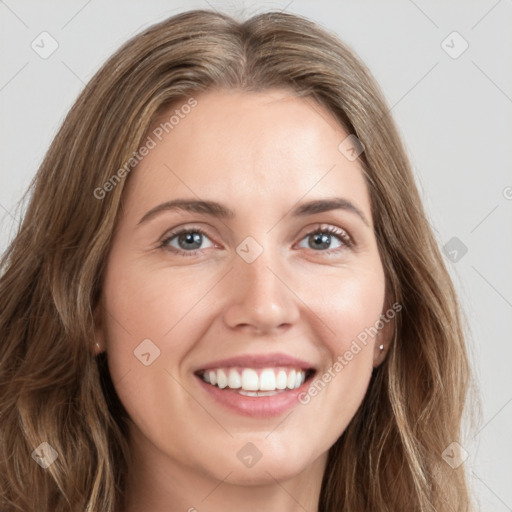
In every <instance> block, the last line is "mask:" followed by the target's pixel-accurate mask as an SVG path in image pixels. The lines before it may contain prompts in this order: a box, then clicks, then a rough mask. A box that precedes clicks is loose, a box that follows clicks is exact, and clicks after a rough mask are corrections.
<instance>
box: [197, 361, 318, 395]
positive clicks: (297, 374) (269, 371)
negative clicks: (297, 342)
mask: <svg viewBox="0 0 512 512" xmlns="http://www.w3.org/2000/svg"><path fill="white" fill-rule="evenodd" d="M312 372H313V371H312V370H303V369H301V368H289V367H282V368H263V369H257V368H240V367H236V368H212V369H209V370H203V371H200V372H198V376H200V377H201V378H202V379H203V380H204V382H206V383H208V384H211V385H212V386H217V387H218V388H220V389H225V388H228V389H231V390H238V392H239V393H240V394H241V395H245V396H272V395H275V394H277V393H280V392H283V391H285V390H292V389H296V388H298V387H300V386H301V385H302V384H303V383H304V382H305V381H306V378H308V377H309V376H310V375H309V374H310V373H312Z"/></svg>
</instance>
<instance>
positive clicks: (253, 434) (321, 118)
mask: <svg viewBox="0 0 512 512" xmlns="http://www.w3.org/2000/svg"><path fill="white" fill-rule="evenodd" d="M194 97H195V99H196V101H197V105H195V106H194V107H193V108H181V106H182V105H185V104H186V102H185V101H184V102H182V103H180V104H176V105H175V106H173V108H172V109H169V111H168V112H167V113H166V115H165V116H162V118H161V119H160V120H159V122H158V123H156V124H155V126H154V127H153V128H152V130H153V131H152V132H150V133H149V136H150V137H151V138H152V139H153V142H154V143H155V145H154V147H153V143H149V144H148V147H149V146H151V148H150V149H149V151H148V152H147V155H146V156H145V157H144V158H143V159H142V160H141V162H140V163H139V165H138V167H137V168H136V169H135V170H133V171H132V172H131V175H130V176H129V181H128V183H127V188H126V190H125V192H124V194H125V195H124V206H123V208H122V210H121V211H120V218H119V223H118V226H117V230H116V232H115V235H114V238H113V242H112V248H111V251H110V253H109V256H108V262H107V269H106V275H105V280H104V288H103V296H102V301H101V302H102V303H101V305H102V308H101V317H100V318H101V320H100V322H99V324H98V339H99V340H100V341H101V342H102V345H103V346H102V349H103V350H106V352H107V355H108V365H109V369H110V373H111V377H112V381H113V383H114V386H115V388H116V390H117V393H118V395H119V398H120V399H121V401H122V403H123V405H124V407H125V408H126V410H127V412H128V414H129V415H130V418H131V420H132V421H133V423H132V424H131V425H130V434H131V439H132V442H133V443H135V444H136V446H138V449H137V450H138V451H137V450H136V452H137V453H139V456H140V457H142V458H146V459H154V460H156V459H158V460H159V461H160V462H159V463H162V464H163V465H164V466H165V465H166V467H168V468H170V467H181V468H184V469H187V470H189V471H196V472H198V473H201V474H202V475H204V476H208V477H210V478H212V479H215V480H216V481H220V480H223V479H225V478H226V475H227V474H228V473H229V479H228V480H229V481H230V482H233V483H241V484H243V483H247V482H250V483H252V484H255V483H258V482H259V483H262V482H267V481H271V480H272V479H283V478H288V477H292V476H293V475H297V474H298V473H300V472H302V471H304V470H305V469H306V468H308V467H310V466H311V465H312V464H313V463H314V462H315V461H316V462H317V463H318V461H322V463H323V462H325V460H326V453H327V451H328V449H329V448H330V447H331V446H332V445H333V444H334V442H335V441H336V439H337V438H338V437H339V436H340V435H341V434H342V433H343V431H344V430H345V428H346V427H347V425H348V424H349V422H350V420H351V419H352V418H353V416H354V414H355V413H356V411H357V409H358V407H359V406H360V404H361V402H362V400H363V397H364V395H365V393H366V390H367V387H368V384H369V380H370V377H371V373H372V369H373V367H374V366H377V365H378V364H380V363H381V361H382V357H383V356H382V353H381V351H380V350H379V349H378V345H379V344H380V343H386V340H385V339H384V338H381V335H382V334H383V332H382V331H379V333H378V335H377V337H372V336H369V335H368V334H367V333H368V329H369V328H371V327H373V326H375V324H376V322H377V321H378V320H379V317H380V315H381V313H384V311H385V310H384V307H385V304H384V299H385V295H384V294H385V280H384V271H383V267H382V264H381V260H380V257H379V252H378V248H377V243H376V239H375V236H374V231H373V222H372V216H371V206H370V200H369V195H368V192H367V188H366V184H365V180H364V178H363V172H362V170H361V168H360V164H359V163H358V160H357V159H354V157H353V156H352V155H353V154H354V153H350V152H346V151H345V149H346V144H347V141H346V142H345V143H344V145H342V148H345V149H344V150H343V151H342V150H340V149H339V145H340V143H341V142H342V141H343V140H344V139H345V138H346V137H347V136H348V135H349V134H348V133H346V132H344V131H343V129H342V128H340V127H339V125H338V124H337V123H336V121H335V119H334V118H333V117H332V116H331V115H330V114H329V112H328V111H326V110H324V109H323V108H322V107H321V106H320V105H319V104H317V103H315V102H314V101H313V100H311V99H299V98H297V97H294V96H292V95H291V94H290V93H289V92H286V91H282V90H273V91H266V92H263V93H242V92H239V91H208V92H207V93H202V94H199V95H196V96H194ZM176 109H178V111H179V115H178V113H176V114H177V115H178V117H179V122H176V119H174V120H173V122H174V124H171V123H169V124H168V125H167V126H166V129H167V131H168V132H169V133H168V134H167V133H166V131H165V129H164V130H163V129H162V127H161V125H160V124H159V123H160V121H161V122H162V123H165V122H166V121H168V120H169V118H170V116H171V115H173V113H174V111H175V110H176ZM185 112H188V113H185ZM159 126H160V130H158V127H159ZM170 127H171V128H170ZM155 128H156V129H157V131H156V132H155ZM162 132H163V135H164V136H162ZM155 133H158V134H159V135H160V138H161V139H162V140H159V137H157V136H155ZM349 157H351V158H349ZM337 198H342V199H343V201H344V202H341V203H340V204H341V207H337V208H334V207H332V205H331V207H328V208H324V207H322V206H321V204H322V203H319V205H320V206H319V205H317V207H316V208H315V207H314V202H317V201H332V200H337ZM176 200H180V201H183V202H184V203H186V204H188V205H189V206H186V207H183V208H176V207H175V208H171V207H165V206H162V205H165V204H166V203H169V202H172V201H176ZM200 201H208V202H212V203H213V202H215V203H218V204H219V205H222V208H221V207H219V206H215V207H212V206H209V207H206V206H197V205H198V204H199V203H198V202H200ZM192 204H196V206H194V207H192V206H190V205H192ZM308 205H309V207H307V206H308ZM227 210H229V211H230V212H231V214H232V215H226V214H225V212H226V211H227ZM363 219H366V221H365V220H363ZM182 230H183V231H186V232H187V233H185V234H181V235H180V234H176V233H177V232H180V231H182ZM199 230H200V231H199ZM329 230H331V231H332V232H329ZM202 233H204V234H202ZM365 329H366V331H365ZM365 334H366V335H365ZM363 340H364V341H363ZM232 358H236V359H233V360H232V361H221V360H228V359H232ZM205 369H208V370H209V371H207V372H206V379H209V380H210V383H207V382H205V381H204V380H203V378H201V376H200V374H201V371H202V370H205ZM310 369H313V370H314V372H315V374H314V377H313V378H311V377H309V375H310V373H311V372H310V371H307V370H310ZM299 371H304V373H305V376H308V377H309V378H308V380H306V381H305V382H303V383H301V380H302V379H301V375H302V373H300V372H299ZM294 373H295V377H294ZM224 375H225V377H226V379H224ZM297 375H299V377H297ZM315 379H316V381H317V386H316V392H315V391H314V390H313V391H312V389H313V388H312V387H311V386H312V383H313V381H314V380H315ZM215 380H217V384H216V385H213V384H212V382H215ZM226 380H227V382H228V385H227V386H226V387H224V388H221V387H219V385H221V386H225V385H226ZM318 381H320V382H321V384H320V385H319V384H318ZM297 384H298V385H299V387H298V388H296V389H289V388H294V387H295V386H296V385H297ZM237 386H243V388H245V390H242V393H240V391H241V388H240V387H238V389H237ZM276 386H277V388H278V389H277V390H276V389H275V388H276ZM283 387H284V389H282V388H283ZM258 389H259V390H262V389H263V390H265V389H266V390H267V391H265V392H264V393H263V395H269V396H251V394H257V393H258V391H257V390H258ZM272 389H274V391H273V392H272V391H268V390H272ZM308 390H309V391H308ZM141 460H142V459H141Z"/></svg>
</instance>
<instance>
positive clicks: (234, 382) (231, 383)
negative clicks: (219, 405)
mask: <svg viewBox="0 0 512 512" xmlns="http://www.w3.org/2000/svg"><path fill="white" fill-rule="evenodd" d="M228 387H230V388H231V389H238V388H241V387H242V379H240V374H239V373H238V372H237V371H236V370H233V368H231V370H229V377H228Z"/></svg>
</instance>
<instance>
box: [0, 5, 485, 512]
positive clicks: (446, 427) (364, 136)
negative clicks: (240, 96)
mask: <svg viewBox="0 0 512 512" xmlns="http://www.w3.org/2000/svg"><path fill="white" fill-rule="evenodd" d="M212 87H224V88H229V89H234V88H237V89H242V90H245V91H261V90H265V89H268V88H273V87H278V88H287V89H289V90H290V91H292V92H293V93H294V94H297V95H299V96H301V97H304V98H310V99H311V100H315V101H316V102H318V103H319V104H321V105H322V106H324V107H326V108H327V109H329V111H331V112H332V113H333V114H334V115H335V117H336V118H337V119H338V120H339V123H340V125H341V126H342V127H343V128H344V129H345V130H346V131H347V132H348V133H350V134H354V135H356V136H357V138H358V139H359V140H360V141H361V142H362V143H363V145H364V148H365V149H364V152H363V153H362V154H361V155H360V157H359V158H360V162H361V165H362V166H363V169H364V173H365V177H366V180H367V184H368V190H369V193H370V199H371V205H372V215H373V219H374V225H375V235H376V238H377V242H378V247H379V251H380V255H381V258H382V262H383V265H384V269H385V273H386V283H387V292H388V296H389V298H390V299H391V300H392V301H396V302H398V303H400V304H401V305H402V310H401V313H400V314H399V315H397V316H396V318H395V329H394V332H393V340H392V344H391V348H390V352H389V354H388V357H387V358H386V360H385V362H384V363H383V364H381V365H380V366H379V367H378V368H376V369H375V370H374V373H373V375H372V379H371V381H370V385H369V388H368V391H367V394H366V396H365V398H364V400H363V403H362V404H361V407H360V408H359V409H358V411H357V413H356V415H355V416H354V418H353V419H352V421H351V422H350V424H349V426H348V427H347V429H346V430H345V431H344V432H343V434H342V435H341V436H340V438H339V439H338V440H337V442H336V443H335V444H334V446H332V448H331V449H330V452H329V460H328V465H327V468H326V472H325V475H324V479H323V484H322V489H321V495H320V502H319V510H320V511H322V512H325V511H327V512H334V511H339V510H344V511H346V512H362V511H363V510H364V511H380V512H383V511H389V512H397V511H405V510H407V511H408V512H412V511H418V512H419V511H421V512H427V511H430V512H433V511H436V512H448V511H450V512H453V511H469V510H471V509H472V508H473V506H472V503H471V496H470V492H469V489H468V484H467V480H466V478H467V477H466V473H465V469H464V464H462V465H460V466H459V467H457V468H455V469H454V468H452V467H451V466H450V465H449V464H448V463H447V462H445V460H444V459H443V457H442V453H443V451H444V450H445V449H446V448H447V447H448V446H449V445H450V443H452V442H454V441H455V442H459V443H460V444H463V440H461V427H462V420H463V417H464V416H463V414H464V411H465V410H466V404H467V394H468V391H469V390H470V389H473V388H472V385H471V383H472V382H473V380H472V374H471V369H470V365H469V359H468V354H467V346H466V339H467V333H466V332H465V330H464V328H463V324H462V313H461V311H460V308H459V305H458V300H457V297H456V293H455V290H454V286H453V284H452V281H451V279H450V276H449V274H448V272H447V269H446V267H445V263H444V261H443V257H442V255H441V253H440V251H439V248H438V243H437V242H436V239H435V237H434V235H433V232H432V229H431V227H430V225H429V222H428V220H427V216H426V214H425V212H424V209H423V207H422V203H421V199H420V196H419V193H418V190H417V188H416V185H415V181H414V177H413V174H412V172H411V167H410V164H409V162H408V159H407V156H406V153H405V151H404V148H403V146H402V142H401V140H400V137H399V135H398V132H397V129H396V127H395V125H394V122H393V120H392V117H391V116H390V115H389V112H388V106H387V105H386V103H385V101H384V99H383V95H382V93H381V91H380V89H379V87H378V85H377V84H376V83H375V80H374V78H373V77H372V76H371V74H370V72H369V71H368V69H367V68H366V67H365V65H364V64H363V63H362V62H361V61H360V60H359V59H358V58H357V56H356V55H355V53H354V52H353V51H352V50H351V49H350V48H349V47H348V46H347V45H345V44H344V43H342V42H341V41H340V40H339V39H338V38H337V37H336V35H334V34H332V33H330V32H329V31H327V30H325V29H323V28H322V27H320V26H318V25H317V24H315V23H313V22H311V21H309V20H307V19H305V18H303V17H301V16H298V15H292V14H288V13H280V12H266V13H263V14H259V15H256V16H254V17H252V18H251V19H249V20H247V21H243V22H242V21H237V20H235V19H233V18H232V17H230V16H227V15H225V14H219V13H216V12H211V11H206V10H194V11H189V12H185V13H182V14H179V15H177V16H173V17H171V18H168V19H166V20H164V21H162V22H161V23H158V24H155V25H153V26H152V27H150V28H148V29H146V30H145V31H144V32H142V33H141V34H138V35H137V36H135V37H134V38H132V39H131V40H130V41H128V42H127V43H125V44H124V45H123V46H122V47H121V48H120V49H119V50H118V51H117V52H116V53H115V54H114V55H113V56H112V57H111V58H110V59H109V60H108V61H107V62H106V63H105V64H104V65H103V66H102V68H101V69H100V70H99V71H98V72H97V73H96V75H95V76H94V77H93V78H92V80H91V81H90V82H89V84H88V85H87V86H86V88H85V89H84V91H83V92H82V93H81V95H80V96H79V98H78V100H77V101H76V103H75V104H74V106H73V107H72V109H71V110H70V112H69V113H68V115H67V117H66V119H65V121H64V123H63V125H62V127H61V128H60V130H59V132H58V133H57V135H56V137H55V139H54V140H53V142H52V144H51V146H50V148H49V150H48V152H47V154H46V156H45V158H44V161H43V162H42V165H41V166H40V168H39V170H38V172H37V175H36V176H35V178H34V180H33V182H32V184H31V187H30V189H29V190H30V193H31V196H30V202H29V205H28V208H27V210H26V213H25V215H24V218H23V221H22V223H21V224H20V226H19V229H18V233H17V235H16V237H15V238H14V240H13V241H12V243H11V245H10V246H9V248H8V249H7V251H6V252H5V254H4V255H3V258H2V261H1V268H2V274H1V278H0V279H1V280H0V298H1V310H0V333H1V354H0V361H1V362H0V401H1V404H2V408H1V412H0V414H1V423H0V492H1V502H0V506H1V509H2V511H4V512H11V511H12V512H13V511H28V510H30V511H31V512H48V511H50V510H51V511H54V512H60V511H65V510H80V511H82V512H83V511H84V510H85V511H87V512H93V511H94V512H99V511H120V510H122V507H123V498H124V496H123V492H124V488H125V487H124V486H125V484H126V476H127V471H128V468H129V465H130V453H129V445H128V439H127V429H126V417H127V415H126V411H125V410H124V408H123V407H122V404H121V403H120V402H119V399H118V397H117V395H116V393H115V390H114V387H113V384H112V382H111V381H110V376H109V373H108V368H107V367H106V364H105V358H104V356H103V355H100V356H98V357H96V358H95V357H94V355H93V343H94V311H95V309H96V306H97V304H98V300H99V298H100V295H101V291H102V289H101V286H102V275H103V271H104V264H105V261H106V255H107V253H108V251H109V247H110V241H111V236H112V233H113V230H114V229H115V226H116V219H117V214H118V210H119V206H120V203H121V200H122V191H123V188H124V186H125V184H126V180H127V179H129V172H128V171H127V170H126V167H125V172H124V173H122V172H119V169H121V168H123V166H125V165H126V162H128V161H130V158H132V156H133V154H134V152H137V150H138V149H139V148H140V146H141V144H142V143H143V141H144V140H145V137H147V133H148V130H149V129H150V127H151V126H152V124H153V122H154V120H155V119H157V118H158V116H159V115H160V114H161V113H162V112H163V111H164V109H165V108H167V107H168V106H169V105H170V104H171V103H174V102H176V101H178V100H179V101H183V102H185V101H187V99H189V97H190V96H191V95H192V94H193V95H198V94H199V93H200V92H201V91H204V90H206V89H209V88H212ZM313 104H314V103H313ZM114 175H115V176H117V177H116V181H115V183H114V182H113V181H112V180H113V176H114ZM106 183H110V185H109V186H107V185H105V184H106ZM475 397H476V394H475ZM477 398H478V397H477ZM475 404H476V402H475V401H474V400H473V401H471V402H470V405H471V406H473V408H472V409H470V410H469V412H472V411H473V410H474V406H475ZM43 442H47V443H48V445H49V446H50V447H52V449H53V450H55V453H57V454H58V457H57V459H56V460H55V461H54V462H53V463H52V464H51V465H50V466H48V467H47V468H46V469H42V468H41V467H40V465H38V464H36V463H35V461H34V458H33V457H32V454H33V452H34V450H35V449H36V448H38V447H39V446H40V445H41V443H43ZM40 450H41V448H40Z"/></svg>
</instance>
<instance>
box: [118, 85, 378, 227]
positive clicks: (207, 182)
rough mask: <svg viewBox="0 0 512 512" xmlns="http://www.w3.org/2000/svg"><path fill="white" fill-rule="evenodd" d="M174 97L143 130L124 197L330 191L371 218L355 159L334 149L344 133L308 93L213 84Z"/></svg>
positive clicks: (253, 199)
mask: <svg viewBox="0 0 512 512" xmlns="http://www.w3.org/2000/svg"><path fill="white" fill-rule="evenodd" d="M192 97H193V99H194V100H195V102H196V103H195V105H194V106H193V107H190V106H189V107H187V105H193V104H194V103H190V101H189V97H188V98H185V99H184V100H181V101H177V102H175V103H174V104H173V105H172V106H170V107H168V108H167V109H166V110H165V111H164V112H162V113H161V115H159V117H158V118H157V119H156V121H155V122H154V123H153V125H152V127H151V129H150V130H149V131H148V137H150V138H151V139H152V140H153V142H154V147H153V148H152V149H151V150H150V151H149V152H148V154H147V155H146V156H145V157H144V158H143V159H142V161H141V162H140V163H139V164H138V166H137V167H136V168H135V169H134V171H133V172H132V174H131V176H130V180H129V181H130V183H129V184H128V190H127V191H126V195H127V196H128V197H127V198H126V199H127V200H130V198H131V199H132V200H134V199H136V200H137V202H138V203H139V204H140V203H141V202H142V203H144V206H145V207H146V206H147V207H150V206H152V205H154V203H155V202H157V201H168V200H169V199H172V198H173V197H182V196H184V195H186V196H187V197H194V198H196V199H197V198H205V199H219V198H232V200H234V201H239V202H240V206H242V205H243V206H245V207H249V206H250V205H256V204H259V205H260V206H263V207H264V205H265V203H273V204H275V203H276V202H279V201H281V202H284V203H286V204H288V203H290V204H289V205H288V206H291V205H293V204H294V203H296V202H297V201H299V200H300V199H301V198H303V197H304V199H316V198H318V197H323V196H333V195H335V194H338V195H343V196H344V197H349V198H350V199H353V200H355V201H357V202H358V204H359V206H360V208H361V209H362V210H364V211H365V212H366V213H367V216H368V218H371V214H370V204H369V198H368V195H367V188H366V183H365V180H364V175H363V172H362V169H361V166H360V164H359V162H358V161H357V160H355V161H350V160H349V159H347V158H346V156H345V154H343V153H342V152H341V151H340V149H339V145H340V143H341V142H342V141H343V140H344V139H345V138H346V137H347V136H348V135H349V134H348V133H347V132H346V131H345V130H344V129H343V128H342V127H341V125H340V124H339V123H338V121H337V120H336V119H335V117H334V116H333V115H332V114H331V113H330V112H329V111H328V110H327V109H325V108H324V107H323V106H321V105H320V104H318V103H317V102H315V101H314V100H313V99H311V98H299V97H297V96H295V95H294V94H293V93H292V92H290V91H287V90H282V89H281V90H280V89H274V90H268V91H263V92H244V91H238V90H212V91H207V92H203V93H201V94H197V95H192Z"/></svg>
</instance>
